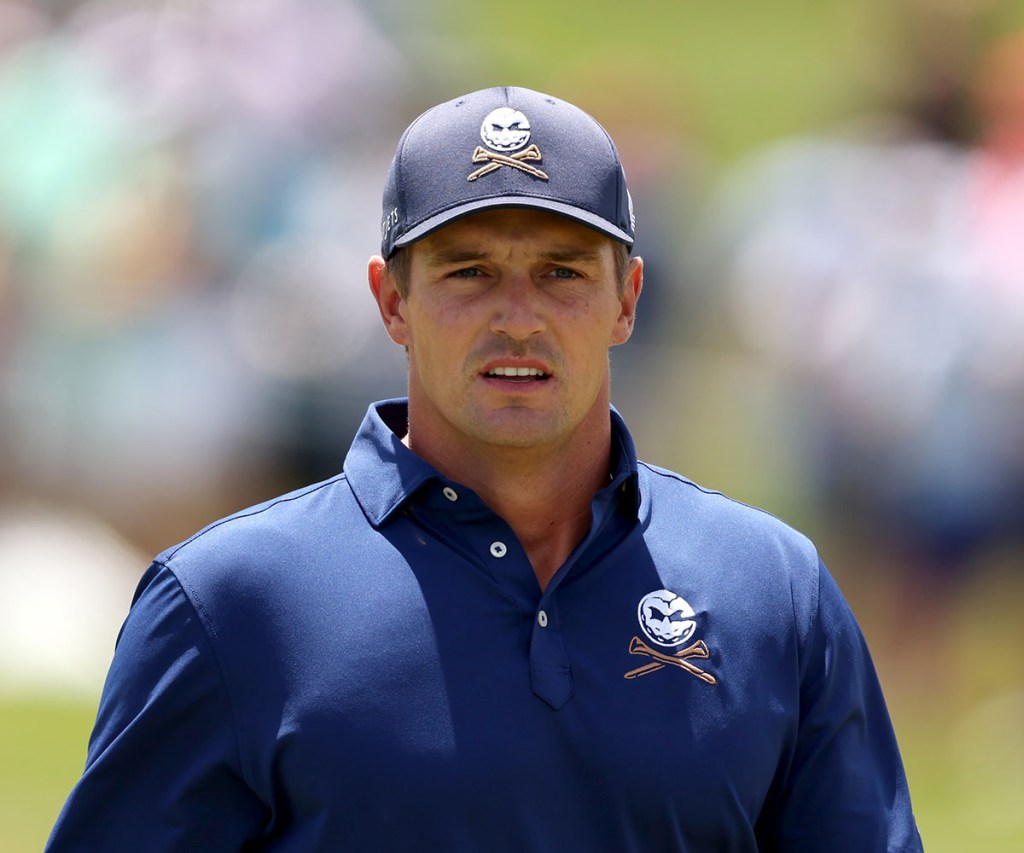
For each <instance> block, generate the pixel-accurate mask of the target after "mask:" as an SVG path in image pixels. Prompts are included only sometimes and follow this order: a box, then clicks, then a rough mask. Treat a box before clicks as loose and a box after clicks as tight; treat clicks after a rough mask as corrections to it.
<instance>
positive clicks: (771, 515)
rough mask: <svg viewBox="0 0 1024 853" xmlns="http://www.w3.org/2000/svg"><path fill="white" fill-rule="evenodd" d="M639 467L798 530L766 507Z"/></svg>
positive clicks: (671, 474)
mask: <svg viewBox="0 0 1024 853" xmlns="http://www.w3.org/2000/svg"><path fill="white" fill-rule="evenodd" d="M638 465H641V466H643V467H644V468H646V469H647V470H648V471H650V472H651V473H652V474H657V475H658V476H659V477H664V478H665V479H666V480H676V481H677V482H679V483H682V484H683V485H684V486H690V487H692V488H694V489H696V490H697V491H698V492H701V493H702V494H705V495H711V496H714V497H720V498H723V499H724V500H727V501H729V503H733V504H736V505H737V506H742V507H746V508H747V509H751V510H754V512H759V513H761V515H766V516H768V517H769V518H773V519H775V520H776V521H777V522H779V523H780V524H784V525H786V527H789V528H791V529H793V530H796V528H794V527H793V525H791V524H790V523H789V522H788V521H786V520H785V519H782V518H779V516H777V515H775V513H773V512H769V511H768V510H766V509H765V508H764V507H760V506H755V505H754V504H748V503H744V502H743V501H741V500H738V499H737V498H734V497H730V496H729V495H727V494H726V493H725V492H720V491H718V489H709V488H707V487H706V486H701V485H699V484H698V483H695V482H693V480H691V479H689V478H688V477H684V476H683V475H682V474H678V473H676V472H675V471H670V470H668V469H667V468H660V467H658V466H657V465H652V464H650V463H649V462H643V461H641V462H638ZM796 532H799V531H796ZM801 535H802V534H801Z"/></svg>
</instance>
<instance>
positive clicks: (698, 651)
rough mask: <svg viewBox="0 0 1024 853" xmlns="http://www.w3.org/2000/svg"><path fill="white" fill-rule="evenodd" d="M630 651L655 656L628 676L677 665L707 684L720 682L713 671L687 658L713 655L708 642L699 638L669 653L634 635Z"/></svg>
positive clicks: (650, 656)
mask: <svg viewBox="0 0 1024 853" xmlns="http://www.w3.org/2000/svg"><path fill="white" fill-rule="evenodd" d="M629 653H630V654H631V655H647V657H649V658H653V660H652V661H651V662H650V663H646V664H644V665H643V666H640V667H637V668H636V669H631V670H630V671H629V672H627V673H626V675H625V677H626V678H638V677H639V676H641V675H647V674H648V673H651V672H657V671H658V670H659V669H664V667H665V666H677V667H679V668H680V669H685V670H686V671H687V672H688V673H690V674H691V675H694V676H696V677H697V678H699V679H700V680H701V681H703V682H704V683H705V684H717V683H718V679H717V678H715V677H714V676H713V675H712V674H711V673H709V672H705V671H704V670H703V669H701V668H700V667H697V666H694V665H693V664H692V663H690V662H689V661H688V660H687V658H704V659H707V658H709V657H710V656H711V653H710V652H709V651H708V647H707V644H706V643H705V642H704V641H703V640H697V642H696V643H694V644H693V645H692V646H687V647H686V648H685V649H682V650H680V651H678V652H676V653H675V654H674V655H667V654H665V653H664V652H659V651H658V650H657V649H652V648H651V647H650V646H649V645H647V643H645V642H644V641H643V640H641V639H640V638H639V637H634V638H633V639H632V640H631V641H630V644H629Z"/></svg>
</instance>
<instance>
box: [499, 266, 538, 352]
mask: <svg viewBox="0 0 1024 853" xmlns="http://www.w3.org/2000/svg"><path fill="white" fill-rule="evenodd" d="M496 297H497V304H496V305H495V307H494V313H493V315H492V317H491V331H492V332H495V333H496V334H502V335H507V336H508V337H510V338H513V339H515V340H525V339H527V338H529V337H532V336H533V335H536V334H539V333H540V332H542V331H544V329H545V327H546V322H545V320H544V314H543V311H542V306H541V300H542V294H541V293H540V291H539V289H538V288H537V285H536V284H535V283H534V281H533V280H532V278H531V277H530V276H529V275H520V274H515V275H509V276H506V277H505V278H504V279H503V280H502V282H501V284H500V285H499V286H498V288H497V292H496Z"/></svg>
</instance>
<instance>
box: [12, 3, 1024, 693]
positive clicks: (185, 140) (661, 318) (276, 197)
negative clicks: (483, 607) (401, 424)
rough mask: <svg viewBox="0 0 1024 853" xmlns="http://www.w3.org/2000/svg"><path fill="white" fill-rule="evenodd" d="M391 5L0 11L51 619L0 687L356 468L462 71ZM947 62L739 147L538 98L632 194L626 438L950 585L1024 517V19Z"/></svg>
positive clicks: (17, 336) (16, 559) (678, 123)
mask: <svg viewBox="0 0 1024 853" xmlns="http://www.w3.org/2000/svg"><path fill="white" fill-rule="evenodd" d="M394 7H395V4H394V3H383V4H370V3H368V2H355V0H303V2H296V0H191V2H146V0H95V2H89V3H75V4H59V3H52V4H47V3H36V2H26V1H25V0H21V1H20V2H19V0H0V602H2V601H3V600H4V599H5V598H6V599H7V600H8V601H10V600H13V599H14V597H15V595H16V594H17V595H20V596H21V598H20V599H19V600H20V601H22V602H26V601H28V602H30V603H31V602H35V604H36V605H37V607H38V609H36V610H32V607H31V606H27V605H23V607H22V612H23V616H24V612H25V611H31V612H32V613H33V615H32V616H31V618H28V617H25V618H22V621H21V623H19V622H18V620H17V619H16V618H14V616H12V615H11V614H8V617H7V618H6V619H5V627H4V628H3V630H4V631H6V632H7V635H5V636H6V637H7V639H6V640H5V642H3V643H0V648H5V649H7V650H8V651H7V652H6V653H5V652H3V651H0V679H2V678H4V677H5V675H6V677H8V678H13V677H14V676H13V675H11V673H13V672H15V669H16V668H17V667H18V666H22V668H25V666H26V664H25V655H24V649H25V648H26V647H28V646H32V645H33V644H35V645H39V644H40V643H44V642H48V643H51V644H52V643H56V642H57V640H59V639H62V638H63V635H61V634H60V632H59V631H58V630H57V629H56V626H57V625H58V624H59V625H68V624H74V625H78V626H81V625H83V624H86V623H88V622H89V620H94V621H96V622H97V624H102V625H103V626H104V630H105V631H106V634H104V635H103V636H104V640H105V642H106V645H105V646H104V647H103V651H102V653H100V659H101V662H102V663H103V665H104V666H105V663H106V661H107V660H109V640H110V639H111V638H112V635H113V632H114V631H115V630H116V625H117V624H119V622H120V619H121V618H122V616H123V613H124V612H125V610H126V608H127V604H128V601H129V598H128V596H130V590H131V588H132V586H133V585H134V582H135V580H136V579H137V577H138V576H139V574H140V573H141V572H142V570H143V569H144V568H145V565H146V563H147V562H148V559H149V558H150V557H151V556H152V555H153V554H155V553H156V552H158V551H159V550H162V549H163V548H165V547H167V546H169V545H171V544H173V543H174V542H176V541H178V540H180V539H181V538H183V537H185V536H186V535H188V534H190V533H191V532H192V531H194V530H195V529H197V528H198V527H200V526H202V525H203V524H205V523H206V522H209V521H211V520H213V519H215V518H217V517H219V516H221V515H224V514H226V513H228V512H231V511H233V510H235V509H238V508H241V507H244V506H246V505H249V504H251V503H254V502H256V501H257V500H261V499H263V498H267V497H271V496H273V495H275V494H277V493H279V492H281V491H283V490H285V489H288V488H291V487H295V486H299V485H301V484H303V483H306V482H312V481H313V480H315V479H319V478H322V477H326V476H330V475H331V474H333V473H335V472H337V471H338V470H340V468H341V464H342V461H343V458H344V453H345V450H346V448H347V446H348V443H349V440H350V438H351V435H352V433H353V432H354V430H355V428H356V426H357V425H358V423H359V421H360V419H361V418H362V415H363V413H364V412H365V409H366V406H367V404H368V403H369V402H370V401H371V400H374V399H378V398H381V397H385V396H394V395H398V394H401V393H402V392H403V389H404V361H403V357H402V354H401V352H400V351H399V350H398V348H396V347H394V346H393V345H392V344H391V343H390V342H389V341H388V339H387V338H386V336H385V335H384V334H383V333H382V332H381V331H380V329H379V320H378V318H377V315H376V311H375V308H374V305H373V303H372V300H371V299H370V297H369V294H368V292H367V289H366V285H365V262H366V259H367V258H368V257H369V255H370V254H373V253H374V252H376V251H377V246H378V223H379V209H380V188H381V186H382V182H383V176H384V173H385V170H386V168H387V164H388V162H389V160H390V157H391V154H392V152H393V150H394V144H395V142H396V140H397V138H398V135H399V133H400V132H401V130H402V128H404V126H405V125H406V124H407V123H408V122H409V120H411V119H412V118H413V117H414V116H415V115H416V114H417V113H418V112H419V111H420V110H422V109H425V108H426V107H428V106H430V105H431V104H433V103H435V102H438V101H440V100H443V99H446V98H448V97H453V96H455V95H457V94H460V93H461V90H459V91H454V90H447V89H444V90H442V87H441V83H442V82H443V81H437V80H435V81H434V82H433V83H430V82H425V81H424V79H423V74H422V73H421V72H420V71H418V70H417V69H416V68H415V67H413V66H412V65H411V64H410V63H409V62H407V60H406V59H405V52H404V51H403V49H402V44H401V39H400V38H396V36H395V34H394V33H393V32H392V30H391V28H389V26H388V21H389V15H391V14H392V13H393V11H394ZM389 33H390V34H389ZM637 61H638V62H642V60H640V59H638V60H637ZM641 70H642V69H641ZM926 70H928V69H926ZM930 71H933V72H935V73H934V74H931V75H929V74H925V75H924V76H922V78H921V80H920V81H919V83H920V85H919V86H917V87H911V89H908V92H909V93H910V94H911V95H912V96H908V97H906V98H905V99H903V100H902V101H901V102H899V103H886V104H879V105H877V109H872V110H870V111H866V112H865V113H864V114H863V115H859V116H855V117H851V120H850V121H849V122H846V123H844V124H843V125H842V126H837V127H834V128H830V129H827V130H823V131H822V132H819V133H816V134H814V135H808V136H805V137H802V138H799V139H787V140H781V141H778V142H776V143H774V144H773V145H771V146H770V147H768V148H764V149H762V150H758V151H754V152H751V153H750V154H749V155H748V156H746V157H744V158H742V160H740V161H738V162H735V163H730V164H729V166H728V168H720V167H717V168H716V167H712V166H711V165H709V161H710V160H711V159H713V158H708V157H707V156H706V152H705V151H703V148H704V146H703V144H702V140H701V139H700V138H699V135H695V134H694V133H693V132H692V129H691V128H689V127H688V126H687V122H686V117H685V115H682V116H681V115H680V114H679V112H678V111H676V110H666V109H663V108H660V107H659V98H660V97H662V93H659V92H658V90H657V88H656V87H647V89H646V90H641V89H637V88H631V87H630V86H629V84H628V81H624V80H623V79H622V78H621V77H619V76H618V75H616V74H615V73H614V69H611V70H610V69H602V68H594V69H592V70H590V71H588V72H584V73H580V74H579V75H577V76H576V77H575V78H573V79H572V80H571V81H570V80H566V81H564V82H565V89H564V90H561V91H560V90H557V89H555V88H554V87H552V89H551V91H552V93H553V94H555V95H560V94H565V96H566V97H568V98H569V99H571V100H573V101H575V102H576V103H578V104H580V105H581V106H583V107H584V108H585V109H587V110H588V111H590V112H592V113H593V114H594V115H595V116H596V117H597V118H598V119H599V120H600V121H602V123H604V124H605V125H606V126H607V127H608V128H609V130H610V131H611V133H612V135H613V137H615V138H616V140H617V141H618V143H619V145H620V148H621V149H622V153H623V157H624V160H625V163H626V167H627V174H628V176H629V179H630V184H631V187H632V190H633V196H634V200H635V206H636V211H637V221H638V234H639V235H640V239H639V242H638V246H637V251H638V252H639V253H640V254H641V255H643V256H644V257H645V259H646V261H647V289H646V290H645V294H644V299H643V302H642V303H641V308H642V311H641V318H640V325H639V329H638V334H637V337H636V339H635V340H634V341H633V342H631V343H630V344H629V345H628V346H627V347H625V348H622V350H621V351H616V353H615V357H614V361H615V372H614V376H615V388H614V391H613V398H614V399H616V401H617V404H618V405H619V406H620V408H622V409H623V410H624V411H625V413H626V414H627V417H628V419H629V420H630V421H631V423H632V424H633V426H634V429H635V431H636V432H637V434H638V437H639V441H638V444H639V446H640V451H641V455H643V456H645V457H646V458H649V459H651V461H654V462H658V463H661V464H664V465H667V466H670V467H673V468H676V469H677V470H680V471H682V472H684V473H688V474H690V475H691V476H694V477H695V478H697V479H701V480H709V481H707V482H706V483H705V484H706V485H709V486H712V487H719V488H724V489H725V490H726V491H731V492H732V493H734V494H736V492H739V494H736V496H737V497H740V498H743V499H748V500H754V501H755V502H758V503H761V504H765V505H767V507H768V508H769V509H772V510H773V511H776V512H778V513H779V514H782V515H784V516H785V515H786V512H785V511H786V510H792V511H793V512H794V514H795V515H797V516H798V518H796V519H792V520H794V521H800V518H799V516H801V515H802V514H804V513H813V517H814V518H816V519H821V520H822V521H821V523H822V524H823V525H827V526H828V527H829V528H830V529H840V530H842V531H844V535H845V536H846V537H847V539H848V541H851V542H854V543H856V547H857V548H861V549H863V551H864V553H865V554H874V553H876V550H874V549H879V550H880V549H884V550H885V552H886V554H887V555H888V560H889V562H888V563H887V565H890V566H892V567H893V571H895V572H898V573H901V577H903V578H906V579H907V580H908V583H911V582H912V583H918V582H920V581H921V580H922V579H925V582H926V583H929V584H934V585H943V586H946V585H948V586H951V587H954V588H955V585H956V583H957V582H958V581H959V580H960V579H961V578H962V577H963V576H964V575H965V573H968V572H970V570H971V567H972V566H973V565H975V564H976V562H977V560H978V559H980V558H981V557H982V556H983V555H985V554H987V553H990V552H992V550H993V549H1000V550H1001V551H1005V552H1008V553H1013V554H1016V555H1017V556H1018V557H1019V556H1020V554H1021V553H1022V551H1021V548H1022V537H1024V239H1022V234H1024V35H1013V34H1009V35H1006V36H1003V37H1000V38H998V39H994V40H993V41H992V43H991V44H990V45H988V46H987V47H986V49H985V50H984V51H983V52H982V53H981V55H980V56H978V57H972V61H971V62H966V61H960V62H952V63H946V64H942V63H938V64H937V65H936V66H935V67H934V68H932V69H930ZM636 73H639V72H636ZM497 82H512V81H504V80H494V79H490V78H488V79H486V80H482V81H480V84H479V86H476V85H473V86H471V87H469V88H479V87H480V86H483V85H491V84H494V83H497ZM723 394H724V395H726V396H727V397H728V398H729V399H728V402H727V403H725V404H722V403H721V400H722V395H723ZM716 400H717V401H719V404H718V405H716V404H715V401H716ZM716 418H721V421H720V422H715V419H716ZM702 424H703V425H702ZM752 436H758V437H760V439H759V440H760V442H761V443H760V444H759V445H755V448H754V450H753V451H752V450H751V447H750V444H749V440H750V439H751V437H752ZM716 458H718V459H730V460H732V461H733V462H734V463H735V462H736V461H737V460H739V461H740V462H741V463H743V464H742V467H744V468H745V470H743V471H740V472H739V473H735V472H734V470H733V469H730V468H729V467H728V466H723V467H722V469H721V471H719V470H718V469H716V468H715V465H714V464H713V463H712V462H709V461H708V460H713V459H716ZM719 474H721V475H722V476H721V478H720V479H716V477H717V476H718V475H719ZM745 478H749V480H750V481H751V482H754V481H756V482H759V483H760V485H759V486H758V487H756V488H755V487H754V486H751V487H750V490H749V492H745V491H744V484H745V483H747V482H748V480H747V479H745ZM722 480H724V481H725V482H722ZM812 532H813V531H812ZM1018 567H1019V568H1021V569H1024V566H1020V565H1019V564H1018ZM27 575H32V576H33V577H34V578H36V579H37V580H38V579H42V583H43V587H44V591H43V592H40V593H38V594H37V595H36V597H35V598H32V596H31V594H30V593H29V592H27V591H26V590H28V589H29V586H27V585H26V581H25V577H26V576H27ZM115 589H116V590H118V592H117V594H116V595H113V596H111V594H110V590H115ZM19 590H20V592H18V591H19ZM125 590H127V592H125ZM61 591H63V592H64V593H65V595H64V596H63V598H62V597H61V596H60V595H59V594H58V593H59V592H61ZM97 592H98V593H99V598H100V603H99V604H93V603H90V604H88V605H86V604H84V602H87V601H88V602H93V601H94V599H95V597H96V596H95V595H94V596H93V597H92V598H90V597H89V594H90V593H97ZM111 599H112V600H111ZM62 602H63V604H62ZM2 610H3V608H2V604H0V611H2ZM44 610H45V611H46V612H47V613H49V614H50V618H51V620H52V622H53V623H54V625H53V626H51V628H49V629H47V630H46V631H40V630H39V619H40V615H39V614H40V612H41V611H44ZM22 623H23V624H22ZM19 624H20V625H21V627H20V628H19ZM19 631H20V632H21V633H18V632H19ZM42 635H46V636H45V637H44V636H42ZM12 636H13V639H11V637H12ZM55 637H56V638H57V639H54V638H55ZM63 639H66V638H63ZM11 649H18V651H10V650H11ZM79 650H80V651H81V649H79ZM40 654H41V655H47V654H48V655H49V656H50V657H51V658H52V661H51V663H52V665H53V667H54V672H57V671H59V674H60V675H61V677H64V676H68V677H71V676H70V675H68V673H71V672H72V671H73V672H74V673H76V674H77V677H78V678H79V679H82V680H85V681H86V682H87V684H88V686H89V687H90V688H91V689H95V687H96V684H97V683H98V682H97V679H98V678H99V677H100V676H97V675H96V674H95V673H94V671H93V670H92V669H90V668H89V667H84V668H83V666H82V665H80V662H77V661H74V660H71V661H70V662H69V657H68V656H69V654H71V652H69V651H68V649H67V646H66V645H65V646H59V647H58V646H53V647H49V646H48V647H46V648H41V649H40ZM83 654H84V652H83ZM5 655H6V656H5ZM61 662H63V664H62V663H61ZM4 667H6V669H4ZM32 667H33V673H25V672H22V673H21V675H22V676H24V677H36V678H39V677H43V678H45V677H46V676H45V673H44V675H42V676H41V675H40V670H41V669H43V670H45V667H43V668H40V667H39V666H38V664H33V665H32ZM83 673H85V674H84V675H83ZM100 675H101V673H100Z"/></svg>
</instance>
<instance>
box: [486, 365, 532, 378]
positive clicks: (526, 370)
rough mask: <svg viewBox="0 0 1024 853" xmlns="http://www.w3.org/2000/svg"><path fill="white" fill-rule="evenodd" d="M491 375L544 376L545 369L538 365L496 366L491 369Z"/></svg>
mask: <svg viewBox="0 0 1024 853" xmlns="http://www.w3.org/2000/svg"><path fill="white" fill-rule="evenodd" d="M489 372H490V375H491V376H543V375H544V371H542V370H538V369H537V368H536V367H495V368H494V369H493V370H491V371H489Z"/></svg>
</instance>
